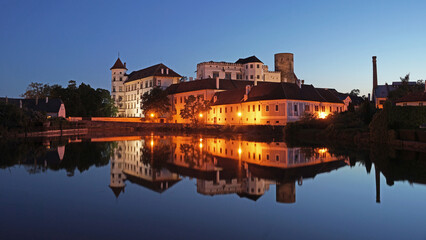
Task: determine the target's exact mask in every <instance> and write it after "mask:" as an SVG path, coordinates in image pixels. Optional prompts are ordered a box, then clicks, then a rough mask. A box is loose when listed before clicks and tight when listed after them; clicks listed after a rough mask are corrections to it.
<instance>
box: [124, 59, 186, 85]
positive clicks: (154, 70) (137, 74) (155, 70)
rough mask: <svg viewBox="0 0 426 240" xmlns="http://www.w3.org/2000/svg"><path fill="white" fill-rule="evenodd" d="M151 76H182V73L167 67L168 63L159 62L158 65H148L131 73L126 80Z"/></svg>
mask: <svg viewBox="0 0 426 240" xmlns="http://www.w3.org/2000/svg"><path fill="white" fill-rule="evenodd" d="M161 69H163V72H161ZM166 69H169V74H167V70H166ZM150 76H157V77H159V76H165V77H179V78H180V77H182V76H181V75H179V74H177V73H176V72H175V71H173V70H172V69H170V68H169V67H167V66H166V65H164V64H162V63H159V64H157V65H154V66H151V67H147V68H144V69H141V70H138V71H134V72H132V73H130V74H129V78H128V79H127V80H126V82H131V81H134V80H137V79H141V78H146V77H150Z"/></svg>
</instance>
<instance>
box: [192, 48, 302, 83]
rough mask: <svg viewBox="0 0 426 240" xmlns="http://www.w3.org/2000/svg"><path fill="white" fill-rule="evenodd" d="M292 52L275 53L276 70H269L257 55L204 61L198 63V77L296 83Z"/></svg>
mask: <svg viewBox="0 0 426 240" xmlns="http://www.w3.org/2000/svg"><path fill="white" fill-rule="evenodd" d="M293 65H294V64H293V54H292V53H278V54H275V71H269V68H268V66H267V65H264V64H263V62H262V61H260V60H259V59H258V58H257V57H256V56H251V57H247V58H240V59H238V60H237V61H236V62H235V63H231V62H213V61H209V62H202V63H199V64H197V79H205V78H216V77H219V78H220V79H232V80H247V81H252V82H254V81H257V82H259V81H261V82H291V83H296V82H297V77H296V75H295V74H294V68H293Z"/></svg>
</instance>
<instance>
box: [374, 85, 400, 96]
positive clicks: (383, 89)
mask: <svg viewBox="0 0 426 240" xmlns="http://www.w3.org/2000/svg"><path fill="white" fill-rule="evenodd" d="M395 89H396V88H395V87H394V86H392V85H388V84H386V85H378V86H377V87H376V89H374V97H375V98H387V97H388V95H389V93H390V92H392V91H393V90H395Z"/></svg>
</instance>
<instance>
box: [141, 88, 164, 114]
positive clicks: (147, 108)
mask: <svg viewBox="0 0 426 240" xmlns="http://www.w3.org/2000/svg"><path fill="white" fill-rule="evenodd" d="M141 109H142V113H143V114H144V115H145V116H147V115H148V114H154V116H156V117H160V116H164V114H166V113H167V112H169V109H170V100H169V98H168V96H167V92H166V91H165V90H163V89H161V88H160V87H155V88H153V89H152V90H151V91H149V92H146V93H144V94H143V95H142V99H141Z"/></svg>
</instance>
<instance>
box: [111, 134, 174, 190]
mask: <svg viewBox="0 0 426 240" xmlns="http://www.w3.org/2000/svg"><path fill="white" fill-rule="evenodd" d="M132 138H133V139H132V140H130V141H120V142H118V146H117V148H116V149H115V152H114V157H113V158H112V159H111V181H110V185H109V186H110V188H111V189H112V191H113V192H114V194H115V196H116V197H118V196H119V195H120V193H121V192H124V188H125V181H126V180H128V181H130V182H132V183H135V184H138V185H140V186H143V187H145V188H148V189H151V190H153V191H156V192H160V193H161V192H163V191H165V190H167V189H168V188H169V187H171V186H172V185H173V184H175V183H176V182H178V181H180V177H179V175H178V174H176V173H172V172H170V171H169V170H167V169H156V168H154V167H153V160H154V159H153V156H154V153H153V152H154V151H155V148H154V141H155V142H157V144H158V143H159V141H161V140H160V139H159V138H158V137H151V138H150V139H149V140H147V139H142V138H141V137H132ZM148 141H149V143H148ZM148 155H150V156H151V157H152V159H146V158H144V157H148V158H149V157H150V156H148ZM146 160H149V161H146Z"/></svg>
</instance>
